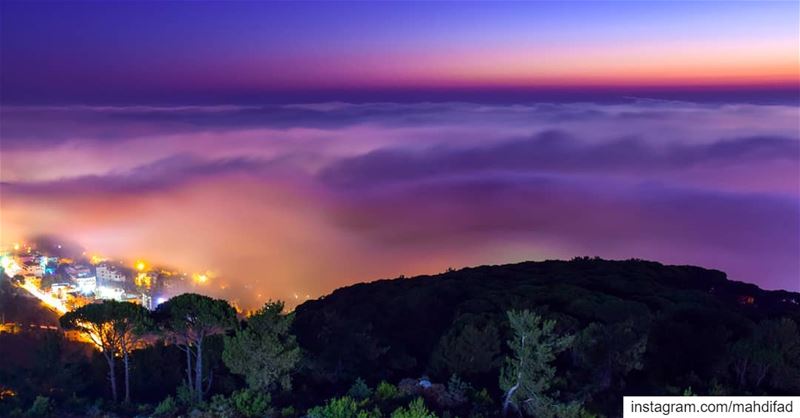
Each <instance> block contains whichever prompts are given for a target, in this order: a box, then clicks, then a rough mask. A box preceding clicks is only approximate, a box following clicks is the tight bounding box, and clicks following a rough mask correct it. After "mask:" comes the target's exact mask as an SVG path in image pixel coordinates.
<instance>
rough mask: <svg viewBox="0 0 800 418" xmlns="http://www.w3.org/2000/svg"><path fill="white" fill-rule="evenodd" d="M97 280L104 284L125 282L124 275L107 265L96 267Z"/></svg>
mask: <svg viewBox="0 0 800 418" xmlns="http://www.w3.org/2000/svg"><path fill="white" fill-rule="evenodd" d="M97 278H98V279H100V281H102V282H106V283H107V282H125V281H127V277H126V276H125V273H123V272H121V271H119V270H118V269H117V268H116V267H114V266H111V265H108V264H100V265H98V266H97Z"/></svg>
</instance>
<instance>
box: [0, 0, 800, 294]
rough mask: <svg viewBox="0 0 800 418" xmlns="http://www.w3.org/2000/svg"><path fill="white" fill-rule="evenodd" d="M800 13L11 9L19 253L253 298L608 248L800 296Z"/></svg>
mask: <svg viewBox="0 0 800 418" xmlns="http://www.w3.org/2000/svg"><path fill="white" fill-rule="evenodd" d="M798 7H799V6H798V3H796V2H753V3H750V2H601V1H593V2H512V3H503V2H490V3H483V2H469V3H467V2H422V3H415V2H380V3H377V2H376V3H367V2H351V3H338V2H192V3H188V2H187V3H184V2H106V3H100V2H70V3H68V2H57V3H49V2H10V1H6V2H3V3H1V4H0V12H2V13H0V23H2V25H0V35H1V36H0V46H2V49H0V51H1V52H0V87H1V88H0V105H2V106H0V150H1V151H2V155H1V156H0V181H2V182H1V183H0V227H1V228H2V229H1V230H0V244H3V245H8V244H9V243H11V242H16V241H20V240H25V239H29V238H30V237H32V236H36V235H42V234H46V235H56V236H60V237H64V239H69V240H72V241H75V242H76V243H78V244H79V245H81V246H82V247H84V248H86V249H87V250H88V251H91V252H94V253H101V254H105V255H108V256H113V257H120V258H125V259H147V260H153V261H154V262H161V263H167V264H171V265H174V266H176V268H179V269H183V270H187V271H210V272H212V273H213V275H214V276H215V277H216V278H217V279H215V280H212V281H210V283H209V284H208V285H207V288H206V289H203V290H204V291H206V292H207V293H210V294H214V295H219V296H225V297H229V298H234V299H240V300H241V303H242V304H243V305H254V304H258V303H260V302H263V300H265V299H266V298H268V297H272V298H281V299H292V298H294V295H295V294H297V295H300V296H301V297H304V296H305V295H310V296H311V297H316V296H320V295H322V294H325V293H327V292H329V291H331V290H332V289H334V288H336V287H339V286H342V285H346V284H351V283H355V282H359V281H365V280H373V279H378V278H384V277H396V276H398V275H401V274H402V275H407V276H410V275H415V274H421V273H435V272H440V271H443V270H445V269H447V268H450V267H456V268H457V267H462V266H468V265H478V264H499V263H505V262H514V261H523V260H542V259H548V258H571V257H573V256H582V255H590V256H594V255H597V256H602V257H608V258H634V257H635V258H646V259H652V260H656V261H661V262H665V263H673V264H696V265H700V266H704V267H709V268H716V269H721V270H723V271H726V272H727V273H728V274H729V276H730V277H731V278H733V279H736V280H742V281H747V282H752V283H756V284H758V285H760V286H762V287H765V288H769V289H789V290H795V291H797V290H800V134H799V133H798V126H800V114H799V113H798V98H800V88H799V87H798V83H799V80H800V79H799V78H798V76H799V75H800V58H798V53H797V51H798V50H800V41H799V39H800V38H799V37H798V33H800V26H799V25H800V24H799V23H798V18H797V16H798V13H799V12H800V11H799V10H798ZM262 299H263V300H262Z"/></svg>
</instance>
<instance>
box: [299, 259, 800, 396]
mask: <svg viewBox="0 0 800 418" xmlns="http://www.w3.org/2000/svg"><path fill="white" fill-rule="evenodd" d="M798 303H800V295H798V294H797V293H792V292H785V291H765V290H761V289H759V288H758V287H756V286H754V285H751V284H746V283H741V282H734V281H729V280H727V278H726V276H725V274H724V273H722V272H720V271H716V270H707V269H703V268H699V267H692V266H665V265H662V264H659V263H655V262H647V261H641V260H628V261H608V260H601V259H597V258H576V259H573V260H572V261H545V262H525V263H519V264H511V265H502V266H482V267H476V268H467V269H463V270H459V271H448V272H446V273H443V274H439V275H435V276H420V277H416V278H411V279H405V278H399V279H394V280H381V281H377V282H373V283H365V284H357V285H353V286H350V287H346V288H342V289H338V290H336V291H335V292H333V293H332V294H330V295H328V296H326V297H323V298H320V299H318V300H314V301H309V302H306V303H304V304H302V305H300V306H299V307H298V308H297V309H296V313H295V322H294V332H295V333H296V335H297V338H298V342H299V343H300V345H301V347H302V348H303V349H304V350H305V351H306V361H307V363H308V364H307V365H306V367H305V369H304V370H303V371H302V376H301V377H300V378H298V381H303V382H305V384H306V389H309V390H312V391H313V390H322V391H323V392H324V391H326V390H330V387H331V385H334V386H338V387H340V389H339V393H343V392H344V391H345V390H346V388H347V387H348V386H349V385H350V384H351V383H352V382H353V381H354V379H355V377H362V378H364V379H365V380H366V381H367V382H369V383H372V384H376V383H377V382H379V381H380V380H388V381H390V382H391V381H394V382H396V381H398V380H400V379H402V378H404V377H413V376H422V375H429V376H431V377H432V378H434V379H435V380H437V381H442V382H444V381H447V379H448V377H449V376H450V375H452V374H457V375H460V376H463V377H466V378H469V379H470V382H471V383H472V384H474V385H476V386H477V387H486V388H489V389H490V390H493V391H495V392H494V393H495V394H497V392H496V390H497V389H496V386H497V376H498V372H499V367H500V362H498V361H496V359H498V358H500V357H501V354H502V355H505V354H507V347H506V346H505V345H504V344H503V345H497V346H496V347H497V350H498V353H496V354H494V353H491V351H493V350H494V349H495V346H493V345H492V344H491V341H489V338H488V336H489V335H491V336H493V337H494V338H495V339H496V338H498V336H499V339H500V341H505V340H507V338H508V337H509V329H508V325H507V321H505V312H506V311H508V310H511V309H530V310H533V311H536V312H540V313H541V314H543V315H544V316H545V317H548V318H552V319H555V320H557V321H558V326H559V328H561V331H563V332H568V333H571V334H577V333H579V332H580V331H582V330H583V329H585V328H587V327H588V326H590V325H591V324H594V331H593V332H594V335H591V336H590V337H591V338H590V340H591V341H593V342H591V343H589V342H587V341H585V339H584V341H583V344H584V347H583V349H584V350H586V351H587V352H586V353H577V352H576V350H577V348H576V349H575V350H570V351H569V353H568V354H566V355H563V356H561V357H559V360H558V362H559V368H560V369H561V368H565V369H566V370H569V371H570V373H571V376H573V377H574V378H575V379H570V382H569V383H567V382H562V384H561V385H560V389H561V390H562V392H564V393H565V394H566V396H567V397H571V398H572V399H580V400H584V401H587V402H590V403H592V402H593V403H594V404H595V405H597V406H600V405H602V407H603V408H608V407H609V406H608V405H609V404H611V403H613V404H615V405H614V406H611V408H616V407H617V405H616V404H617V403H618V400H619V398H618V396H619V395H620V394H621V393H622V391H623V389H624V390H625V393H629V394H633V393H641V394H648V393H662V394H665V393H680V392H681V391H682V390H684V389H686V388H688V387H689V386H691V387H692V388H693V390H694V391H695V393H704V392H705V393H707V392H709V391H711V390H712V386H714V385H719V384H723V383H730V358H729V357H727V356H726V355H725V353H726V351H727V348H728V347H729V346H730V345H731V344H733V342H735V341H736V340H738V339H741V338H745V337H747V336H748V335H749V334H750V332H751V329H752V327H753V326H754V325H755V324H757V323H758V322H760V321H762V320H765V319H769V318H777V317H784V318H791V319H793V320H794V321H798V320H800V304H798ZM599 327H602V328H599ZM484 335H486V338H484ZM495 335H498V336H495ZM608 345H611V346H610V347H609V346H608ZM476 346H480V347H483V349H482V350H479V351H481V353H478V352H476V351H475V350H474V349H475V347H476ZM501 350H502V352H500V351H501ZM620 350H621V351H622V353H623V354H622V355H623V356H624V355H628V356H634V355H637V353H638V355H639V356H640V357H641V358H640V359H637V360H639V361H641V363H642V364H641V367H640V368H625V367H621V365H619V362H620V361H621V360H618V359H615V358H614V356H616V355H618V354H617V352H619V351H620ZM626 350H627V351H626ZM487 351H488V352H487ZM480 354H484V355H483V356H481V355H480ZM593 357H596V359H593ZM596 360H598V361H599V360H602V362H603V369H602V370H600V371H599V374H598V370H597V369H596V368H595V367H594V366H593V365H592V364H588V362H590V361H592V362H594V361H596ZM466 364H471V365H472V366H473V367H474V368H473V369H472V370H465V369H469V367H468V366H466ZM592 368H594V370H591V369H592ZM470 371H471V372H472V373H469V372H470ZM729 387H730V389H729V390H730V391H731V392H732V393H742V392H747V391H750V390H752V389H753V388H737V387H735V386H733V385H730V386H729ZM587 388H588V389H587ZM769 390H771V391H773V392H775V391H778V392H781V391H784V390H785V388H783V387H772V388H770V389H769ZM326 393H327V392H326ZM748 393H749V392H748ZM609 399H613V402H606V401H607V400H609Z"/></svg>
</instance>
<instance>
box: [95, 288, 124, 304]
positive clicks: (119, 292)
mask: <svg viewBox="0 0 800 418" xmlns="http://www.w3.org/2000/svg"><path fill="white" fill-rule="evenodd" d="M94 294H95V298H96V299H113V300H117V301H121V300H122V297H123V296H124V294H125V290H123V289H121V288H118V287H107V286H97V289H95V292H94Z"/></svg>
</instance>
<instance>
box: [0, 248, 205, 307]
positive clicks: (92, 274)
mask: <svg viewBox="0 0 800 418" xmlns="http://www.w3.org/2000/svg"><path fill="white" fill-rule="evenodd" d="M59 248H60V246H59ZM1 254H2V255H0V267H2V269H3V272H4V274H5V275H6V276H7V277H8V278H9V279H11V280H12V282H13V283H14V284H15V285H16V286H18V287H20V288H23V289H25V290H26V291H28V292H29V293H30V294H31V295H32V296H35V297H36V298H38V299H40V300H41V301H42V302H43V303H45V304H46V305H48V307H50V308H51V309H53V310H55V311H57V312H58V313H61V314H63V313H65V312H68V311H71V310H74V309H76V308H78V307H80V306H83V305H86V304H89V303H92V302H95V301H101V300H116V301H126V302H133V303H137V304H140V305H142V306H144V307H145V308H147V309H149V310H153V309H154V308H155V307H156V306H157V305H158V304H160V303H162V302H164V301H165V300H166V299H167V298H168V296H167V295H172V294H175V293H176V292H177V291H178V289H181V288H184V287H185V286H186V285H188V284H189V283H191V282H196V283H200V284H202V283H205V282H206V281H207V280H208V275H207V274H192V275H189V274H187V273H181V272H177V271H174V270H171V269H168V268H165V267H160V266H154V265H150V264H148V263H147V262H145V261H142V260H137V261H135V262H134V263H132V264H131V263H126V262H124V261H119V260H112V259H109V258H105V257H101V256H98V255H87V254H86V253H83V254H82V255H81V257H75V258H69V257H65V256H59V255H52V254H49V253H47V252H46V251H44V250H41V249H38V248H36V247H35V246H34V245H30V246H26V245H23V244H19V243H15V244H14V245H13V247H12V248H8V249H4V250H3V251H2V253H1Z"/></svg>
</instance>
